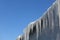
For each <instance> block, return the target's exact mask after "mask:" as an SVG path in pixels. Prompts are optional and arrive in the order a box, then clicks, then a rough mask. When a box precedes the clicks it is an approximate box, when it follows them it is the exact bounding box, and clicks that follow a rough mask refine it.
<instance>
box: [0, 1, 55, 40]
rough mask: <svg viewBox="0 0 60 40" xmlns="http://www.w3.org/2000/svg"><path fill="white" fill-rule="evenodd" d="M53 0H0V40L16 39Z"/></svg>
mask: <svg viewBox="0 0 60 40" xmlns="http://www.w3.org/2000/svg"><path fill="white" fill-rule="evenodd" d="M54 1H55V0H0V40H16V38H17V36H18V35H20V34H23V30H24V28H25V27H26V26H27V25H28V24H29V23H30V22H32V21H34V20H36V19H38V18H39V17H41V16H42V15H43V13H44V12H45V11H46V10H47V8H48V7H49V6H51V5H52V3H53V2H54Z"/></svg>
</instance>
